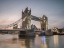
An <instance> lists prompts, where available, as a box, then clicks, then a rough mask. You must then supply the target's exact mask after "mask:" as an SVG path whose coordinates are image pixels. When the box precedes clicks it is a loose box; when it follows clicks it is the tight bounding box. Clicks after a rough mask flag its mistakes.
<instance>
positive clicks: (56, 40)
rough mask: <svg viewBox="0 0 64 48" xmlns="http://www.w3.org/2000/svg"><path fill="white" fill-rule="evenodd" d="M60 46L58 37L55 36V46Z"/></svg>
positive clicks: (56, 47)
mask: <svg viewBox="0 0 64 48" xmlns="http://www.w3.org/2000/svg"><path fill="white" fill-rule="evenodd" d="M58 45H59V40H58V35H55V36H54V46H55V48H58Z"/></svg>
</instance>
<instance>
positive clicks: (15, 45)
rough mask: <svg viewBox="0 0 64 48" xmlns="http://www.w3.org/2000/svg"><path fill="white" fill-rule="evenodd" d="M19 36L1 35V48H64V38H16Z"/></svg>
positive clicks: (55, 36)
mask: <svg viewBox="0 0 64 48" xmlns="http://www.w3.org/2000/svg"><path fill="white" fill-rule="evenodd" d="M17 36H18V35H16V36H15V37H14V36H13V35H0V48H64V38H63V37H64V36H58V35H54V36H36V37H22V38H21V39H19V38H16V37H17ZM13 38H15V39H13Z"/></svg>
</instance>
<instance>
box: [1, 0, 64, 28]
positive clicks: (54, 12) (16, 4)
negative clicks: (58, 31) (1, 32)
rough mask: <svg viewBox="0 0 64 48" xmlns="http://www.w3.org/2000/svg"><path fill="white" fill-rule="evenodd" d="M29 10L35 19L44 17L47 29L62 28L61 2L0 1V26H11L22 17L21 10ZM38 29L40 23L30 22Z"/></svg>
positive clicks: (63, 13) (58, 0)
mask: <svg viewBox="0 0 64 48" xmlns="http://www.w3.org/2000/svg"><path fill="white" fill-rule="evenodd" d="M26 6H28V9H30V8H31V11H32V12H31V14H32V15H34V16H37V17H42V16H43V15H46V16H47V17H48V24H49V28H53V27H58V28H63V27H64V1H63V0H0V26H3V25H8V24H11V23H13V22H15V21H17V20H18V19H20V18H21V17H22V13H21V12H22V9H23V10H25V8H26ZM31 24H35V25H36V26H37V27H38V28H40V22H38V21H32V22H31Z"/></svg>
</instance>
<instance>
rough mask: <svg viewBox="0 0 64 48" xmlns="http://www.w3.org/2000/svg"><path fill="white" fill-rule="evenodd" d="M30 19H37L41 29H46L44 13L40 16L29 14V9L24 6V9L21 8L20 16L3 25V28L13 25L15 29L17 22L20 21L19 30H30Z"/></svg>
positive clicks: (46, 21)
mask: <svg viewBox="0 0 64 48" xmlns="http://www.w3.org/2000/svg"><path fill="white" fill-rule="evenodd" d="M31 20H34V21H39V22H40V24H41V29H43V28H44V30H45V31H47V30H48V18H47V17H46V16H45V15H43V16H42V17H37V16H34V15H31V9H30V10H28V7H26V8H25V10H24V11H23V10H22V18H20V19H19V20H17V21H16V22H14V23H12V24H10V25H7V26H5V28H9V27H13V29H17V27H18V24H19V23H22V24H20V25H21V26H22V27H21V29H20V30H22V29H23V30H31ZM17 30H19V29H17Z"/></svg>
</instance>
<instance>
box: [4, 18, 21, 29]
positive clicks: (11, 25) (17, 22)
mask: <svg viewBox="0 0 64 48" xmlns="http://www.w3.org/2000/svg"><path fill="white" fill-rule="evenodd" d="M21 20H22V18H20V19H19V20H17V21H16V22H14V23H12V24H9V25H7V26H5V27H4V28H5V29H6V28H9V27H13V25H15V24H19V22H21Z"/></svg>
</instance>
